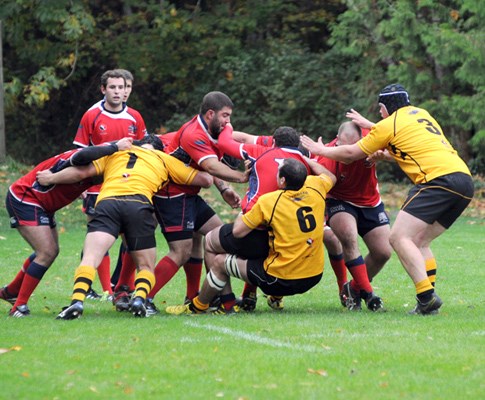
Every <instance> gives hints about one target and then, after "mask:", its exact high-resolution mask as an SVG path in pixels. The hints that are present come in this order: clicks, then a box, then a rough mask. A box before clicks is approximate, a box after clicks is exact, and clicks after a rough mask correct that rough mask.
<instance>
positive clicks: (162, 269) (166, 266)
mask: <svg viewBox="0 0 485 400" xmlns="http://www.w3.org/2000/svg"><path fill="white" fill-rule="evenodd" d="M178 270H179V266H178V265H177V264H175V263H174V262H173V260H172V259H171V258H170V257H168V256H165V257H163V258H162V259H161V260H160V261H159V262H158V264H157V266H156V267H155V280H156V281H155V285H154V286H153V288H152V290H151V292H150V293H148V297H150V298H153V297H155V295H156V294H157V293H158V292H159V291H160V289H161V288H163V287H164V286H165V285H166V284H167V282H168V281H170V279H172V278H173V277H174V275H175V274H176V273H177V271H178Z"/></svg>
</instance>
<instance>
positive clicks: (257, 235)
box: [219, 224, 269, 259]
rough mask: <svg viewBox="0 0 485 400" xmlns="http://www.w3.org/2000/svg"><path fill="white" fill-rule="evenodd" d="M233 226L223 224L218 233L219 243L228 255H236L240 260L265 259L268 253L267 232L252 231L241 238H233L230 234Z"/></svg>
mask: <svg viewBox="0 0 485 400" xmlns="http://www.w3.org/2000/svg"><path fill="white" fill-rule="evenodd" d="M233 225H234V224H225V225H223V226H221V229H220V231H219V242H220V243H221V246H222V248H223V249H224V250H225V252H226V253H228V254H236V255H237V256H238V257H240V258H245V259H248V258H266V257H268V252H269V242H268V231H267V230H259V229H253V230H252V231H251V232H249V233H248V234H247V235H246V236H244V237H243V238H235V237H234V235H233V234H232V227H233Z"/></svg>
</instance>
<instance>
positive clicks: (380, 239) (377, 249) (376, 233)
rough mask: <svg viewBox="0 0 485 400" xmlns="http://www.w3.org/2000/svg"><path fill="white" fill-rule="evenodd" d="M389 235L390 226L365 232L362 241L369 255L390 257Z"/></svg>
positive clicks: (382, 226)
mask: <svg viewBox="0 0 485 400" xmlns="http://www.w3.org/2000/svg"><path fill="white" fill-rule="evenodd" d="M390 234H391V227H390V225H381V226H378V227H375V228H374V229H372V230H371V231H369V232H367V233H366V234H365V235H364V236H363V238H362V239H363V240H364V243H365V244H366V246H367V248H368V249H369V252H370V253H373V254H383V255H386V254H387V255H388V256H389V257H390V255H391V252H392V248H391V243H390V242H389V236H390Z"/></svg>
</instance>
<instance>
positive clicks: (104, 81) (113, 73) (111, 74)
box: [101, 69, 126, 88]
mask: <svg viewBox="0 0 485 400" xmlns="http://www.w3.org/2000/svg"><path fill="white" fill-rule="evenodd" d="M110 78H123V80H124V81H125V86H126V77H125V76H124V75H123V74H122V73H121V70H119V69H109V70H108V71H105V72H104V73H103V75H101V87H102V88H106V86H107V85H108V79H110Z"/></svg>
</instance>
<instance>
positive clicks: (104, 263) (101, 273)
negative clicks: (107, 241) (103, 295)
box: [98, 253, 113, 294]
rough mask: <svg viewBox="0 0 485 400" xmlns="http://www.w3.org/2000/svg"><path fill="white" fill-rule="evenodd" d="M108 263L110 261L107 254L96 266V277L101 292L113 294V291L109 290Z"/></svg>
mask: <svg viewBox="0 0 485 400" xmlns="http://www.w3.org/2000/svg"><path fill="white" fill-rule="evenodd" d="M110 262H111V260H110V257H109V254H108V253H106V254H105V256H104V257H103V259H102V260H101V263H100V264H99V266H98V277H99V282H100V283H101V287H102V288H103V292H108V294H113V289H112V288H111V276H110V275H111V273H110Z"/></svg>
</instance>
